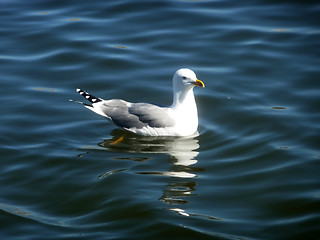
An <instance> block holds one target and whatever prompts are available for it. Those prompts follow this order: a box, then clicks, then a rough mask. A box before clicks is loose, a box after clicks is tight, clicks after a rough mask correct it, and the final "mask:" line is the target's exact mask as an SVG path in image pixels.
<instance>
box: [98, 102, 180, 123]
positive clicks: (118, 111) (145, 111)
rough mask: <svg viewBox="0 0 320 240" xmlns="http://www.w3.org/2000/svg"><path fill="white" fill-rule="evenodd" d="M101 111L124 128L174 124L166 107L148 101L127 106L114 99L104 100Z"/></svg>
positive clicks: (125, 103)
mask: <svg viewBox="0 0 320 240" xmlns="http://www.w3.org/2000/svg"><path fill="white" fill-rule="evenodd" d="M101 111H102V112H103V113H104V114H105V115H106V116H108V117H109V118H110V119H111V120H112V121H113V122H114V123H115V124H116V125H118V126H119V127H124V128H133V127H135V128H143V127H146V126H150V127H155V128H163V127H172V126H174V124H175V121H174V119H172V118H171V117H170V115H169V114H168V108H165V107H159V106H157V105H153V104H149V103H132V104H131V105H130V107H129V106H128V103H127V102H125V101H123V100H119V99H114V100H109V101H104V102H103V105H101Z"/></svg>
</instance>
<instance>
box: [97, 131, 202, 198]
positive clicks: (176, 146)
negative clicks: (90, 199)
mask: <svg viewBox="0 0 320 240" xmlns="http://www.w3.org/2000/svg"><path fill="white" fill-rule="evenodd" d="M111 135H112V136H113V137H112V139H107V140H105V141H103V142H102V143H100V144H99V145H100V146H101V147H104V148H107V149H108V150H109V151H118V152H126V153H146V154H147V153H161V154H168V155H169V161H170V162H171V163H172V166H171V167H170V169H169V170H168V171H143V172H136V173H137V174H142V175H147V174H149V175H161V176H169V177H173V178H169V179H171V180H170V182H169V183H168V184H167V186H166V189H165V190H164V191H163V194H162V196H161V197H160V199H159V200H160V201H163V202H165V203H168V204H186V203H189V201H188V200H187V198H190V197H191V196H194V194H193V193H192V192H193V191H194V190H195V187H196V185H197V183H196V181H194V178H195V177H197V175H196V172H199V171H202V170H203V169H200V168H197V167H195V166H194V165H195V164H196V163H197V159H196V157H197V156H198V154H199V152H198V149H199V147H200V146H199V141H198V139H197V136H198V135H199V134H198V133H197V134H195V135H194V136H191V137H187V138H186V137H183V138H181V137H143V136H138V135H135V134H131V133H129V132H127V131H123V130H119V129H116V130H114V131H113V132H112V133H111ZM121 159H123V158H121ZM147 159H148V158H147V157H146V158H137V157H135V158H134V159H133V158H132V159H131V157H130V160H134V161H137V160H138V161H143V160H147ZM120 171H123V170H120ZM116 172H119V170H116ZM113 173H114V171H111V172H108V173H105V174H102V175H100V177H104V176H108V175H110V174H113ZM191 179H192V180H191Z"/></svg>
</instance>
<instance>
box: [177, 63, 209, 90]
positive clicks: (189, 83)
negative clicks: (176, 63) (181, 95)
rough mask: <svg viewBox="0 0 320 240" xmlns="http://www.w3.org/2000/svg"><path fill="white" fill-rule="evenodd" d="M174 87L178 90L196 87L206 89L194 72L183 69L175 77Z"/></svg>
mask: <svg viewBox="0 0 320 240" xmlns="http://www.w3.org/2000/svg"><path fill="white" fill-rule="evenodd" d="M173 86H174V88H175V89H176V90H189V89H192V88H193V87H194V86H199V87H204V83H203V82H202V81H201V80H199V79H197V76H196V74H195V73H194V72H193V71H192V70H190V69H188V68H181V69H179V70H177V71H176V73H175V74H174V76H173Z"/></svg>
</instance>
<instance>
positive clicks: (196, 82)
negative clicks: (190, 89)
mask: <svg viewBox="0 0 320 240" xmlns="http://www.w3.org/2000/svg"><path fill="white" fill-rule="evenodd" d="M192 84H193V85H195V86H198V87H202V88H204V83H203V82H202V81H201V80H199V79H197V80H196V81H195V82H194V83H192Z"/></svg>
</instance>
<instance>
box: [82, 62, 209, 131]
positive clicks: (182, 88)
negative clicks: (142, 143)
mask: <svg viewBox="0 0 320 240" xmlns="http://www.w3.org/2000/svg"><path fill="white" fill-rule="evenodd" d="M172 80H173V102H172V105H171V106H167V107H162V106H159V105H155V104H151V103H131V102H127V101H125V100H122V99H111V100H104V99H102V98H97V97H95V96H93V95H91V94H89V93H87V92H85V91H83V90H81V89H79V88H78V89H76V91H77V92H78V93H79V94H80V95H82V96H83V97H85V98H86V99H87V100H88V101H89V102H90V103H91V104H85V103H83V105H84V106H85V107H86V108H88V109H90V110H91V111H93V112H95V113H97V114H99V115H101V116H102V117H105V118H107V119H109V120H111V121H112V122H113V123H114V124H115V125H117V126H118V127H120V128H123V129H125V130H128V131H130V132H133V133H136V134H138V135H143V136H177V137H178V136H179V137H185V136H191V135H193V134H195V133H196V132H197V129H198V111H197V105H196V101H195V98H194V94H193V88H194V87H195V86H198V87H201V88H204V83H203V82H202V81H201V80H199V79H197V76H196V74H195V73H194V72H193V71H192V70H190V69H187V68H182V69H179V70H177V71H176V72H175V74H174V76H173V79H172Z"/></svg>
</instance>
